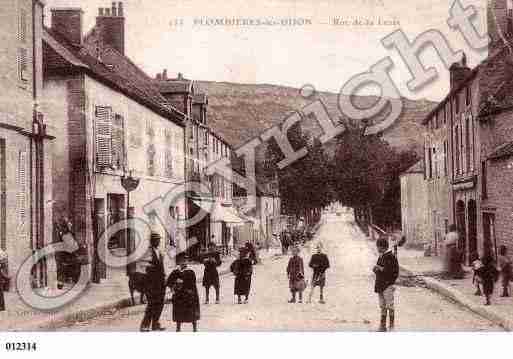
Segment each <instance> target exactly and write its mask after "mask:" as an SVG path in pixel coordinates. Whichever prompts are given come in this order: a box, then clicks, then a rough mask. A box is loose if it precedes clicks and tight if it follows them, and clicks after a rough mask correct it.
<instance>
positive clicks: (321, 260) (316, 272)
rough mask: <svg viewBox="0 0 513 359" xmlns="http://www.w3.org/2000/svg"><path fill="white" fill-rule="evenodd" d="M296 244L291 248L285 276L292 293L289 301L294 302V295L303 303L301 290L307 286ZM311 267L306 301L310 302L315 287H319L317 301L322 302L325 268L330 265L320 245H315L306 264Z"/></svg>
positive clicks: (301, 259)
mask: <svg viewBox="0 0 513 359" xmlns="http://www.w3.org/2000/svg"><path fill="white" fill-rule="evenodd" d="M299 254H300V249H299V247H298V246H294V247H293V248H292V257H291V258H290V259H289V263H288V265H287V277H288V279H289V288H290V292H291V294H292V297H291V299H290V300H289V303H296V295H297V296H298V300H299V303H303V291H304V290H305V289H306V287H307V283H306V279H305V268H304V263H303V258H301V256H300V255H299ZM308 266H309V267H310V268H312V281H311V287H310V294H309V295H308V300H307V303H311V301H312V296H313V293H314V289H315V287H319V303H321V304H324V303H325V302H324V286H325V285H326V270H327V269H328V268H329V267H330V262H329V259H328V256H327V255H326V254H324V253H322V245H321V244H320V243H319V244H317V246H316V253H314V254H313V255H312V257H311V258H310V262H309V264H308Z"/></svg>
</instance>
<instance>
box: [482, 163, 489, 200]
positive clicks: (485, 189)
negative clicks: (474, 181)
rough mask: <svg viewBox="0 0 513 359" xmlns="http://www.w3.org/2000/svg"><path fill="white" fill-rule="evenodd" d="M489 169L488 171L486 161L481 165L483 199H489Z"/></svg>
mask: <svg viewBox="0 0 513 359" xmlns="http://www.w3.org/2000/svg"><path fill="white" fill-rule="evenodd" d="M486 176H487V169H486V161H483V162H482V163H481V197H482V198H483V199H486V198H488V187H487V184H488V183H487V178H486Z"/></svg>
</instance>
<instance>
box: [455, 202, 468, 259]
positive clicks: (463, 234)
mask: <svg viewBox="0 0 513 359" xmlns="http://www.w3.org/2000/svg"><path fill="white" fill-rule="evenodd" d="M456 227H457V228H458V234H459V241H458V249H459V250H460V251H463V253H465V249H466V248H465V247H466V241H467V229H466V225H465V202H463V201H462V200H459V201H458V202H456Z"/></svg>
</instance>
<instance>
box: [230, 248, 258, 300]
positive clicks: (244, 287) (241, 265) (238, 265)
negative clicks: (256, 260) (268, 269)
mask: <svg viewBox="0 0 513 359" xmlns="http://www.w3.org/2000/svg"><path fill="white" fill-rule="evenodd" d="M230 271H231V272H232V273H233V274H234V275H235V285H234V289H233V294H234V295H236V296H237V303H238V304H241V303H242V298H241V297H242V296H244V297H245V299H244V304H247V303H248V297H249V292H250V290H251V276H252V275H253V264H252V262H251V260H250V259H249V258H248V257H247V253H246V250H245V249H244V248H241V249H239V258H238V259H236V260H235V261H234V262H233V263H232V265H231V266H230Z"/></svg>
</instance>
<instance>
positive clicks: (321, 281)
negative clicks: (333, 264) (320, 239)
mask: <svg viewBox="0 0 513 359" xmlns="http://www.w3.org/2000/svg"><path fill="white" fill-rule="evenodd" d="M315 248H316V249H317V253H315V254H313V255H312V258H310V263H309V265H308V266H309V267H310V268H312V269H313V274H312V286H311V289H310V294H309V295H308V303H311V302H312V295H313V292H314V289H315V287H319V291H320V294H319V303H321V304H324V303H325V301H324V286H325V285H326V270H328V268H329V267H330V261H329V259H328V256H327V255H326V254H324V253H322V244H321V243H318V244H317V245H316V246H315Z"/></svg>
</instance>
